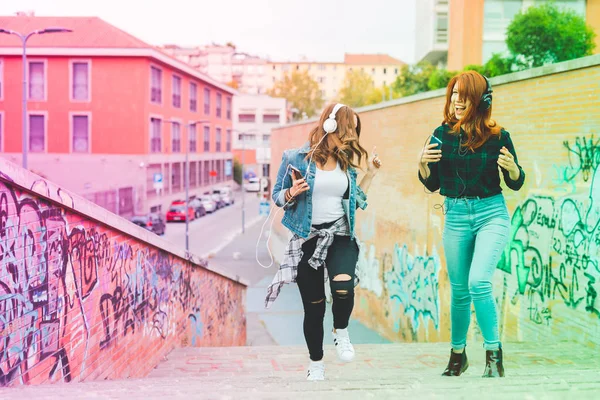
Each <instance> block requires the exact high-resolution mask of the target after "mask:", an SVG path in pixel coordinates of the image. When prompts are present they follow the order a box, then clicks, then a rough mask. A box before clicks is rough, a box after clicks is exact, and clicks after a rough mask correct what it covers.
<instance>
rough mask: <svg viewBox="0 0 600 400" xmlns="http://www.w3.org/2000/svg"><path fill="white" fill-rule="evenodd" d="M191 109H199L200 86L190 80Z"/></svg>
mask: <svg viewBox="0 0 600 400" xmlns="http://www.w3.org/2000/svg"><path fill="white" fill-rule="evenodd" d="M190 111H194V112H195V111H198V86H197V85H196V84H195V83H194V82H190Z"/></svg>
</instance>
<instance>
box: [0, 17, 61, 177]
mask: <svg viewBox="0 0 600 400" xmlns="http://www.w3.org/2000/svg"><path fill="white" fill-rule="evenodd" d="M60 32H73V31H72V30H71V29H67V28H57V27H50V28H46V29H39V30H37V31H32V32H29V33H28V34H22V33H19V32H15V31H11V30H10V29H4V28H0V33H5V34H7V35H15V36H17V37H18V38H19V39H21V43H22V45H23V53H22V56H21V58H22V60H23V99H22V102H23V106H22V108H21V114H22V115H21V117H22V120H23V121H22V127H21V130H22V135H23V138H22V146H23V168H25V169H27V154H28V151H29V146H28V140H27V39H29V38H30V37H31V36H33V35H36V34H37V35H43V34H45V33H60Z"/></svg>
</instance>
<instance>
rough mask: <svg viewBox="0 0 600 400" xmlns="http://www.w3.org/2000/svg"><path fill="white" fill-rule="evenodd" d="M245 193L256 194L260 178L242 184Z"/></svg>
mask: <svg viewBox="0 0 600 400" xmlns="http://www.w3.org/2000/svg"><path fill="white" fill-rule="evenodd" d="M244 189H246V192H258V191H259V190H260V178H250V179H248V182H245V183H244Z"/></svg>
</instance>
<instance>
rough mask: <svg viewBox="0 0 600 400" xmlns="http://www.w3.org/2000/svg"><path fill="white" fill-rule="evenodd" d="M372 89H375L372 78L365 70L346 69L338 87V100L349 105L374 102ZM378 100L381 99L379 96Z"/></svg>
mask: <svg viewBox="0 0 600 400" xmlns="http://www.w3.org/2000/svg"><path fill="white" fill-rule="evenodd" d="M373 90H375V87H374V86H373V80H372V79H371V77H370V76H369V75H368V74H367V73H366V72H364V71H360V70H351V71H347V72H346V77H345V78H344V85H343V86H342V88H341V89H340V102H341V103H344V104H346V105H348V106H349V107H362V106H365V105H368V104H374V103H373V99H372V97H373V96H372V92H373ZM379 100H380V101H381V97H380V98H379ZM375 103H377V101H375Z"/></svg>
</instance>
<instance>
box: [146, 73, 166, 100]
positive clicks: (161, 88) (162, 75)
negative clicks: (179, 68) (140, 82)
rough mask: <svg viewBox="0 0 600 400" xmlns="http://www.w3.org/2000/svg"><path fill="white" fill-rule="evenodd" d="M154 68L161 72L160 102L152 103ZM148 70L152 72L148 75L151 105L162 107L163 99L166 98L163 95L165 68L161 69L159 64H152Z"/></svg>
mask: <svg viewBox="0 0 600 400" xmlns="http://www.w3.org/2000/svg"><path fill="white" fill-rule="evenodd" d="M152 68H156V69H157V70H159V71H160V101H152ZM148 70H149V71H150V74H148V75H149V77H148V78H149V81H148V85H149V87H150V92H149V93H148V94H149V95H150V96H148V100H149V101H150V104H158V105H162V104H163V99H164V97H165V96H164V93H163V86H164V80H165V70H164V69H163V68H161V67H160V66H159V65H158V64H154V63H150V67H149V68H148Z"/></svg>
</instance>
